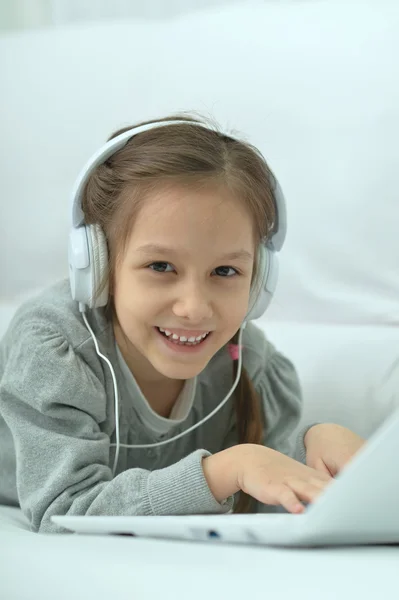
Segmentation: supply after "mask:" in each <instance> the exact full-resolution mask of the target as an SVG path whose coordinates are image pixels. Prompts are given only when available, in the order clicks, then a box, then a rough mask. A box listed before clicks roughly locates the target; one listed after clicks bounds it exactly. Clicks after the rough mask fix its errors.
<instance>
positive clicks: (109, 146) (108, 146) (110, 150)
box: [71, 119, 287, 251]
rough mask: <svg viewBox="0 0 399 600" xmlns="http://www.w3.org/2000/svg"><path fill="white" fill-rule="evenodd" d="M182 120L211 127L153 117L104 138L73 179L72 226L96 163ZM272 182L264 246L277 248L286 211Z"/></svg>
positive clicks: (281, 240) (81, 221) (77, 220)
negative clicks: (272, 213)
mask: <svg viewBox="0 0 399 600" xmlns="http://www.w3.org/2000/svg"><path fill="white" fill-rule="evenodd" d="M181 124H184V125H187V124H189V125H195V126H197V127H203V128H204V129H208V130H209V129H210V130H211V131H212V128H211V127H209V126H208V125H206V124H204V123H201V122H200V121H185V120H181V119H176V120H173V121H155V122H153V123H146V124H145V125H140V126H138V127H133V128H131V129H129V130H128V131H124V132H123V133H121V134H119V135H118V136H116V137H114V138H112V139H111V140H109V141H108V142H106V143H105V144H104V145H103V146H102V147H101V148H99V149H98V150H97V152H95V153H94V154H93V155H92V156H91V158H90V159H89V160H88V161H87V163H86V164H85V166H84V167H83V169H82V170H81V172H80V174H79V176H78V178H77V180H76V182H75V185H74V186H73V189H72V196H71V212H72V227H73V228H78V227H80V226H81V225H84V222H85V221H84V214H83V211H82V194H83V190H84V188H85V185H86V183H87V181H88V179H89V177H90V174H91V172H92V171H93V170H94V169H95V168H96V167H98V166H99V165H101V164H103V163H104V162H105V161H106V160H107V159H108V158H109V157H110V156H112V155H113V154H114V153H115V152H117V151H118V150H120V149H121V148H123V146H125V145H126V144H127V142H128V141H129V140H130V139H131V138H133V137H134V136H135V135H138V134H139V133H143V132H144V131H148V130H150V129H155V128H158V127H166V126H168V125H181ZM215 131H217V132H219V133H222V134H223V135H225V136H226V137H230V138H232V139H236V138H234V136H232V135H230V134H229V133H225V132H221V131H220V130H216V129H215ZM275 182H276V185H275V188H274V190H273V191H274V199H275V204H276V226H275V230H274V233H273V235H272V237H271V238H270V240H268V242H267V247H268V248H270V249H271V250H273V251H279V250H281V248H282V247H283V244H284V240H285V237H286V233H287V214H286V206H285V200H284V195H283V192H282V190H281V187H280V184H279V183H278V181H277V179H276V180H275Z"/></svg>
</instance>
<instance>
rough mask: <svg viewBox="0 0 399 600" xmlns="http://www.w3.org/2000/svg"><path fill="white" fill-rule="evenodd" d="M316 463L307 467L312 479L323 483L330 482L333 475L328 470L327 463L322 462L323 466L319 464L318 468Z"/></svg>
mask: <svg viewBox="0 0 399 600" xmlns="http://www.w3.org/2000/svg"><path fill="white" fill-rule="evenodd" d="M318 465H319V463H317V467H309V469H310V470H311V476H312V477H311V478H312V481H313V480H315V481H320V482H322V483H324V484H325V483H328V482H330V481H331V479H333V476H332V474H331V472H330V471H329V469H328V467H327V465H326V464H325V463H324V462H323V466H321V465H320V468H318ZM308 474H309V472H308Z"/></svg>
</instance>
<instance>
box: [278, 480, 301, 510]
mask: <svg viewBox="0 0 399 600" xmlns="http://www.w3.org/2000/svg"><path fill="white" fill-rule="evenodd" d="M269 494H270V496H271V497H272V498H273V499H274V502H273V504H280V505H281V506H283V507H284V508H285V509H286V510H288V512H290V513H294V514H299V513H302V512H303V511H304V510H305V507H304V505H303V504H302V502H300V500H299V498H298V496H297V495H296V494H295V492H294V491H293V490H292V489H291V488H290V487H289V486H287V485H285V484H282V485H274V486H270V487H269Z"/></svg>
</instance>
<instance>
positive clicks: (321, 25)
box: [0, 0, 399, 600]
mask: <svg viewBox="0 0 399 600" xmlns="http://www.w3.org/2000/svg"><path fill="white" fill-rule="evenodd" d="M398 28H399V7H398V5H396V4H395V3H393V2H389V1H388V0H386V1H385V0H383V1H377V0H375V1H374V2H366V1H363V2H356V1H354V0H352V1H351V2H341V1H335V2H321V1H320V2H313V1H309V2H301V1H298V2H295V3H292V2H281V3H270V4H267V3H266V4H264V5H255V4H253V5H252V4H246V6H234V7H232V8H229V7H226V8H225V9H223V10H219V11H213V12H212V11H206V12H203V13H197V14H195V15H193V16H192V15H188V16H184V17H182V18H175V19H172V20H168V21H159V22H154V23H150V22H142V21H137V22H132V21H129V22H121V23H114V24H112V25H105V24H97V25H92V26H87V25H85V26H80V27H79V26H76V27H73V28H65V29H61V30H53V31H41V32H35V33H24V34H14V35H8V36H3V37H2V38H1V39H0V56H1V61H0V81H1V89H2V92H1V95H0V109H1V110H0V131H1V148H2V150H1V160H0V173H1V182H2V196H1V203H0V211H1V212H0V223H1V235H0V253H1V255H2V256H3V259H2V261H1V263H0V281H1V289H0V335H1V334H2V333H3V332H4V330H5V328H6V327H7V323H8V322H9V319H10V317H11V315H12V313H13V312H14V310H15V308H16V306H17V305H18V304H19V303H20V302H21V301H22V300H24V299H26V298H28V297H29V296H30V295H31V294H32V293H34V292H35V291H36V290H39V289H41V288H43V287H44V286H46V285H47V284H48V283H50V282H52V281H54V280H55V279H57V278H60V277H63V276H65V275H66V274H67V262H66V245H67V235H68V227H69V190H70V187H71V184H72V182H73V180H74V177H75V176H76V174H77V172H78V170H79V169H80V167H81V165H82V164H83V161H85V160H86V159H87V157H88V156H89V155H90V153H91V152H92V151H93V150H94V149H95V148H96V147H97V146H98V145H99V144H101V143H102V142H103V141H104V140H105V139H106V137H107V136H108V135H109V134H110V132H111V131H113V130H114V129H117V128H118V127H120V126H123V125H126V124H130V123H135V122H137V121H141V120H143V119H145V118H147V117H156V116H161V115H164V114H167V113H173V112H176V111H181V110H188V111H190V110H194V111H199V112H201V113H202V114H205V115H212V116H214V117H215V118H216V119H217V120H218V121H219V122H220V123H221V124H222V125H223V126H224V127H230V128H231V129H233V130H238V131H240V132H242V133H243V134H244V135H245V136H247V137H248V139H250V140H251V141H253V142H254V143H255V144H256V145H258V146H259V147H260V148H261V149H262V151H263V153H264V154H265V156H266V158H267V159H268V160H269V162H270V165H271V166H272V168H273V169H274V171H275V172H276V174H277V175H278V178H279V180H280V182H281V184H282V186H283V188H284V190H285V194H286V198H287V203H288V217H289V234H288V238H287V243H286V246H285V248H284V250H283V252H282V255H281V261H280V265H281V269H280V270H281V276H280V283H279V287H278V291H277V294H276V297H275V300H274V302H273V305H272V307H271V308H270V310H269V312H268V313H267V315H266V316H265V317H264V318H263V319H261V320H260V321H259V324H261V326H262V327H264V329H265V331H266V332H267V334H268V335H269V337H270V339H271V340H272V341H273V342H275V343H276V345H277V346H278V347H279V348H280V349H281V350H282V351H284V352H285V353H286V354H287V355H289V356H290V357H291V358H292V359H293V361H294V362H295V364H296V366H297V369H298V372H299V375H300V377H301V381H302V386H303V392H304V401H305V403H304V413H303V418H302V423H301V425H302V424H303V423H305V422H309V421H312V420H314V419H316V420H322V421H330V420H331V421H335V422H339V423H342V424H343V425H346V426H348V427H350V428H352V429H354V430H355V431H357V432H358V433H359V434H361V435H364V436H366V437H367V436H369V435H370V434H371V433H372V432H373V431H375V429H376V428H377V427H378V425H379V424H380V423H381V422H382V421H383V420H384V419H385V418H386V417H387V416H388V415H389V414H390V413H391V412H392V411H393V410H394V408H395V407H397V406H399V277H398V264H399V261H398V255H399V237H398V223H399V198H398V186H397V167H398V150H397V140H398V139H399V108H398V107H399V82H398V69H397V57H398V52H399V40H398V36H397V31H398ZM375 552H378V551H372V550H369V551H367V550H363V551H362V550H358V551H354V550H353V551H349V550H347V551H340V552H329V551H321V552H319V553H317V554H316V553H310V554H309V553H306V552H299V551H291V552H283V551H273V550H259V549H248V548H229V549H227V548H222V547H213V548H209V547H208V546H206V547H204V546H196V545H190V544H177V543H173V544H167V543H166V542H163V543H161V542H159V543H155V542H148V541H144V540H134V541H132V540H128V539H122V538H121V539H119V538H118V539H114V538H109V539H108V538H91V537H80V536H41V535H35V534H33V533H30V532H29V530H28V527H27V525H26V521H25V518H24V517H23V515H22V514H21V513H20V512H19V510H17V509H10V508H5V507H0V597H1V598H3V597H4V599H5V600H13V599H14V598H15V599H17V598H18V599H21V598H27V599H28V598H29V600H31V599H33V598H40V599H41V600H43V599H45V598H54V597H57V598H58V599H61V598H62V599H63V598H72V597H85V598H96V599H98V598H103V597H104V598H105V597H109V595H110V594H111V593H113V594H115V595H118V596H119V597H120V598H125V597H126V598H128V597H129V598H130V597H131V594H132V593H133V591H132V590H134V593H135V597H137V598H141V597H143V598H152V597H154V598H155V597H156V596H159V595H160V594H162V595H163V597H166V598H169V597H173V598H180V597H181V598H183V597H186V596H187V595H190V597H191V598H203V597H204V595H205V594H207V595H208V596H209V597H211V598H213V597H216V596H217V595H220V594H221V593H226V594H228V595H229V597H230V598H239V597H240V598H242V597H243V594H249V593H251V594H256V593H257V591H259V589H262V590H264V592H265V594H270V593H273V594H275V595H276V596H277V597H280V598H282V597H284V598H285V597H287V598H288V597H292V595H293V593H295V598H296V599H297V600H298V599H300V598H307V599H309V598H313V597H314V598H316V597H318V596H317V594H318V590H319V589H320V586H322V589H323V598H334V599H335V598H337V597H338V595H339V596H340V597H341V598H346V597H348V598H349V597H351V598H352V597H359V598H360V597H362V598H363V599H364V598H372V597H374V596H375V595H376V594H377V593H381V591H383V589H384V585H386V586H389V585H391V584H392V585H393V584H394V583H396V581H394V579H393V576H394V572H395V570H394V565H395V561H396V564H397V560H398V554H397V552H396V553H395V550H394V549H391V550H390V549H381V550H380V551H379V552H380V554H378V557H380V558H381V556H383V557H384V560H380V558H377V559H376V554H375ZM349 559H351V560H350V566H349V562H348V561H349ZM375 561H376V562H375ZM215 564H217V565H218V566H217V567H215V566H214V565H215ZM155 570H156V571H157V573H158V572H160V576H158V575H157V576H156V577H151V575H152V573H153V572H154V573H155ZM287 570H288V571H290V572H291V573H292V577H291V578H288V580H287V577H286V574H287ZM309 570H311V573H312V576H311V577H310V576H309V575H308V573H309ZM331 570H333V572H334V580H333V581H331V578H330V573H331ZM204 577H205V579H204ZM210 582H211V583H212V588H210V587H209V585H210ZM283 582H284V583H283ZM382 582H384V583H382ZM390 582H391V583H390ZM392 582H393V583H392ZM186 584H187V585H192V586H193V587H192V589H190V591H189V592H188V591H187V589H185V587H184V586H185V585H186ZM261 586H262V587H261ZM354 586H355V587H354ZM387 589H388V588H387ZM282 594H284V595H282ZM330 594H331V595H330Z"/></svg>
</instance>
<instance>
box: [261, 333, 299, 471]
mask: <svg viewBox="0 0 399 600" xmlns="http://www.w3.org/2000/svg"><path fill="white" fill-rule="evenodd" d="M268 350H269V352H268V356H267V357H265V365H264V368H263V369H262V370H260V371H259V373H258V375H257V377H256V378H255V380H254V386H255V389H256V390H257V391H258V393H259V395H260V397H261V400H262V405H263V412H264V416H265V436H264V443H265V445H266V446H268V447H269V448H273V449H274V450H277V451H278V452H281V453H283V454H286V455H287V456H291V457H292V458H295V459H297V460H298V458H299V456H302V455H303V453H304V448H303V436H298V435H296V431H297V428H298V424H299V420H300V417H301V413H302V392H301V387H300V383H299V379H298V376H297V373H296V370H295V368H294V366H293V364H292V363H291V361H290V360H289V359H288V358H287V357H285V356H284V355H283V354H281V353H280V352H277V351H276V349H275V348H274V346H272V345H271V344H269V349H268Z"/></svg>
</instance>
